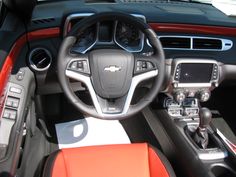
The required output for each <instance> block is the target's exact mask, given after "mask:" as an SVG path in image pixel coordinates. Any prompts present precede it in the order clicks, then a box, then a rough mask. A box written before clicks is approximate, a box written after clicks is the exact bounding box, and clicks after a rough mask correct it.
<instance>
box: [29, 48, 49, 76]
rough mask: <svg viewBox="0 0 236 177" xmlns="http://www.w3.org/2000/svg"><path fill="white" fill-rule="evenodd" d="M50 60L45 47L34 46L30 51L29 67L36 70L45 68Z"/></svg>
mask: <svg viewBox="0 0 236 177" xmlns="http://www.w3.org/2000/svg"><path fill="white" fill-rule="evenodd" d="M51 62H52V55H51V53H50V52H49V51H48V50H47V49H45V48H35V49H34V50H32V51H31V52H30V55H29V63H30V67H31V68H32V69H34V70H36V71H45V70H47V69H48V68H49V67H50V65H51Z"/></svg>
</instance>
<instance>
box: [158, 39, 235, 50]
mask: <svg viewBox="0 0 236 177" xmlns="http://www.w3.org/2000/svg"><path fill="white" fill-rule="evenodd" d="M159 39H160V41H161V43H162V46H163V48H164V49H172V50H203V51H226V50H229V49H231V48H232V46H233V42H232V41H231V40H228V39H221V38H212V37H200V36H159Z"/></svg>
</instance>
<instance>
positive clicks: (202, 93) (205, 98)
mask: <svg viewBox="0 0 236 177" xmlns="http://www.w3.org/2000/svg"><path fill="white" fill-rule="evenodd" d="M210 96H211V94H210V92H209V91H207V90H203V91H200V92H199V94H198V99H199V100H200V101H201V102H206V101H208V100H209V99H210Z"/></svg>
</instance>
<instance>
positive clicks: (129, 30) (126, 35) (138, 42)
mask: <svg viewBox="0 0 236 177" xmlns="http://www.w3.org/2000/svg"><path fill="white" fill-rule="evenodd" d="M143 38H144V35H143V33H142V32H140V31H139V30H138V29H137V28H135V27H134V26H133V25H131V24H127V23H123V22H117V25H116V29H115V42H116V43H117V44H118V45H119V46H120V47H122V48H123V49H125V50H127V51H130V52H139V51H141V50H142V48H143Z"/></svg>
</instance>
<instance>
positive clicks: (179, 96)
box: [173, 91, 186, 103]
mask: <svg viewBox="0 0 236 177" xmlns="http://www.w3.org/2000/svg"><path fill="white" fill-rule="evenodd" d="M173 96H174V100H175V101H176V102H178V103H182V102H183V101H184V100H185V98H186V96H185V93H184V92H183V91H176V92H174V95H173Z"/></svg>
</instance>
